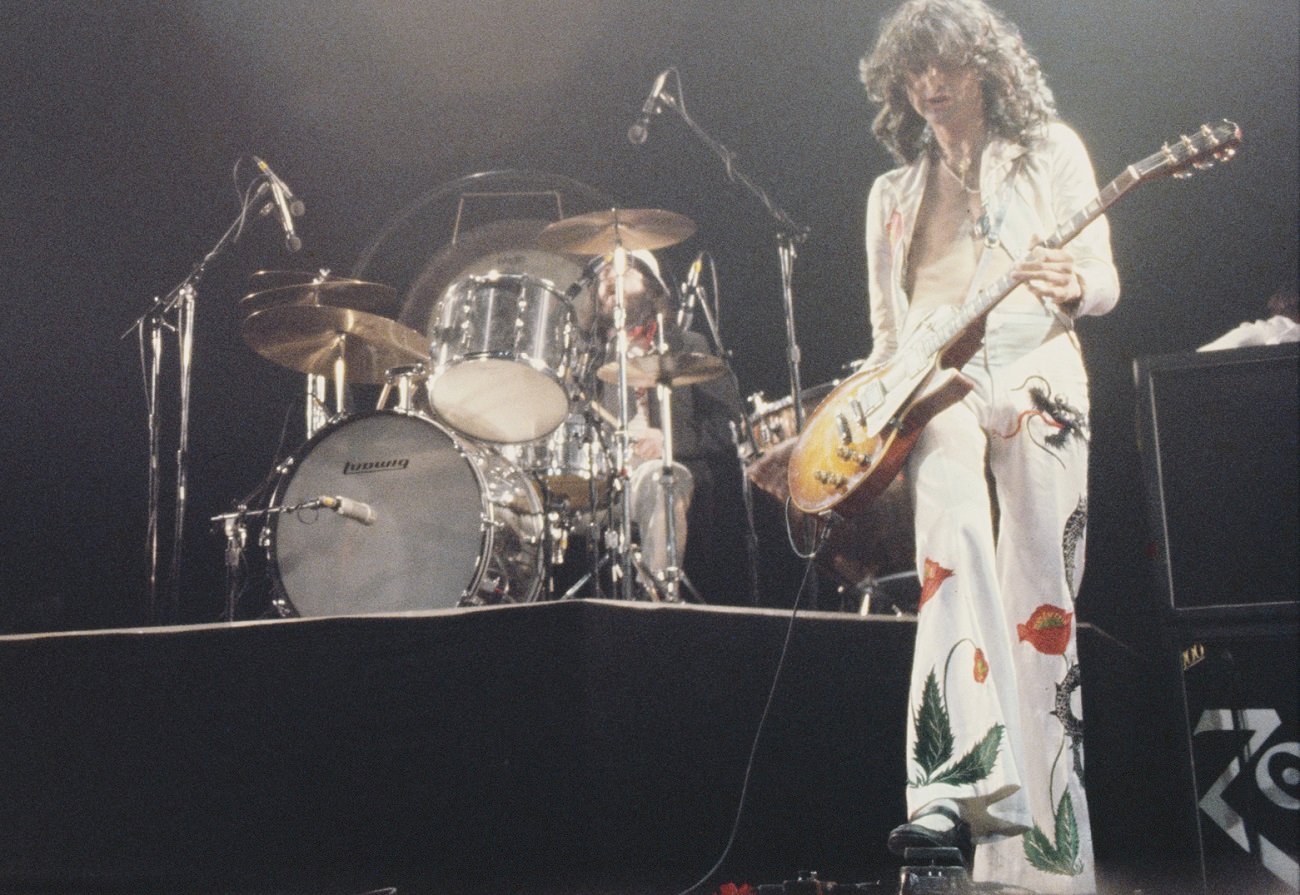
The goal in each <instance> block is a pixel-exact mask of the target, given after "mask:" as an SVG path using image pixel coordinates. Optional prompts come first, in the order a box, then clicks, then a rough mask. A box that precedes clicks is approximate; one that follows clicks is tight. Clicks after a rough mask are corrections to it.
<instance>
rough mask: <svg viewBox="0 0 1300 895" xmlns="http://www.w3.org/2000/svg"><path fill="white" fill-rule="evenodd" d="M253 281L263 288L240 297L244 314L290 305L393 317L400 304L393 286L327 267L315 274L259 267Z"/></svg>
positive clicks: (240, 305)
mask: <svg viewBox="0 0 1300 895" xmlns="http://www.w3.org/2000/svg"><path fill="white" fill-rule="evenodd" d="M295 278H297V281H295ZM250 282H253V283H255V284H257V285H258V286H261V287H262V288H260V289H256V290H254V291H253V292H250V293H248V294H247V295H245V296H244V297H243V298H241V299H240V300H239V310H240V312H241V313H242V314H243V315H244V316H245V317H247V316H248V315H250V314H256V313H257V312H258V311H265V310H266V309H267V308H282V307H286V306H289V305H311V306H315V307H330V308H352V309H353V310H354V311H366V312H367V313H370V314H379V315H380V316H390V315H391V312H392V311H393V310H394V309H395V308H396V303H397V290H396V289H394V288H393V287H392V286H385V285H382V284H380V283H367V282H365V281H363V280H352V279H341V278H338V277H332V276H330V273H329V271H328V270H321V271H319V272H318V273H315V274H310V273H305V272H303V273H299V272H297V271H282V270H260V271H258V272H257V273H255V274H253V275H252V277H251V278H250ZM272 284H273V285H272Z"/></svg>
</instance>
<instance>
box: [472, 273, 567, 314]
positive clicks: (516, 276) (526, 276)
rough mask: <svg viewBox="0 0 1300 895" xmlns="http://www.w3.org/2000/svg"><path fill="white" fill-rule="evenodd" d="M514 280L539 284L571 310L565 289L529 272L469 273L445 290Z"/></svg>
mask: <svg viewBox="0 0 1300 895" xmlns="http://www.w3.org/2000/svg"><path fill="white" fill-rule="evenodd" d="M515 281H517V282H520V283H531V284H535V285H537V286H541V287H542V288H543V289H545V290H546V291H547V292H549V293H551V294H552V295H554V296H555V297H556V298H558V299H560V301H562V302H564V304H565V306H566V307H568V308H569V310H570V311H572V309H573V302H572V300H571V299H570V298H569V296H568V294H567V293H566V292H565V291H563V290H561V289H560V287H559V286H558V285H556V284H555V282H553V281H552V280H549V279H547V278H546V277H539V276H536V275H535V274H530V273H491V274H470V275H469V276H467V277H462V278H461V279H459V280H457V281H456V282H455V283H453V284H452V285H451V286H450V287H449V288H448V290H447V291H448V292H452V291H454V290H456V289H458V288H459V287H461V286H462V285H463V284H465V283H473V284H474V285H475V286H495V285H496V284H497V283H501V282H515Z"/></svg>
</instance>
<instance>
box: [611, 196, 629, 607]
mask: <svg viewBox="0 0 1300 895" xmlns="http://www.w3.org/2000/svg"><path fill="white" fill-rule="evenodd" d="M613 213H614V339H615V353H616V354H617V355H618V358H617V363H618V428H617V429H616V430H615V432H614V469H615V470H616V473H615V487H616V488H617V489H618V509H619V513H618V536H617V539H618V543H617V545H616V546H615V550H614V553H615V556H616V558H617V560H618V566H617V568H618V573H619V575H620V576H621V580H620V581H619V582H618V588H619V589H620V590H621V591H622V594H623V599H625V600H631V599H632V598H633V588H632V583H633V582H632V577H633V576H632V571H633V570H632V566H633V557H632V513H631V505H630V495H629V494H628V485H629V481H630V479H631V470H630V469H629V468H628V457H629V455H630V454H631V438H630V436H629V433H628V425H629V424H630V422H631V419H632V413H631V409H630V407H629V405H628V394H627V351H628V338H627V304H626V300H625V299H626V296H625V295H624V289H623V276H624V274H626V273H627V251H626V250H625V249H624V248H623V241H622V238H621V237H620V235H619V225H618V209H617V208H615V209H613ZM612 503H613V502H612V501H611V511H612V509H613V508H612Z"/></svg>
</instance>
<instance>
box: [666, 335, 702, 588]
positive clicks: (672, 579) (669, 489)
mask: <svg viewBox="0 0 1300 895" xmlns="http://www.w3.org/2000/svg"><path fill="white" fill-rule="evenodd" d="M655 331H656V333H657V336H656V343H657V344H656V345H655V349H656V350H657V351H658V352H659V356H660V357H661V358H663V357H666V356H667V355H668V340H667V339H665V338H664V315H663V314H660V315H659V325H658V326H656V327H655ZM660 369H661V370H662V369H663V365H662V364H661V365H660ZM655 393H656V396H657V397H658V398H659V428H660V430H661V431H662V432H663V433H664V449H663V467H662V468H661V469H660V471H659V487H660V488H662V489H663V495H664V511H665V513H666V514H667V517H668V518H667V534H668V538H667V544H666V547H667V551H668V565H667V567H666V568H665V569H664V572H663V575H664V580H663V584H664V594H665V599H666V600H667V601H668V602H669V603H677V602H680V601H681V585H682V584H685V585H686V587H687V588H688V589H689V590H690V592H691V594H692V595H693V596H694V597H695V600H696V601H697V602H703V600H701V599H700V595H699V593H698V592H697V591H696V590H695V586H694V585H693V584H691V581H690V579H689V578H687V577H686V572H684V571H683V570H682V568H681V566H680V565H678V561H677V483H676V474H675V467H674V464H673V386H672V379H671V378H670V377H668V376H666V375H663V376H661V377H660V380H659V382H658V383H656V384H655Z"/></svg>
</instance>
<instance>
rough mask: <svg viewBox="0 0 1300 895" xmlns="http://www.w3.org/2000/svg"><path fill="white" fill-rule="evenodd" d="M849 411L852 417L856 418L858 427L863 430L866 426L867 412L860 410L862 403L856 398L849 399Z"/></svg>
mask: <svg viewBox="0 0 1300 895" xmlns="http://www.w3.org/2000/svg"><path fill="white" fill-rule="evenodd" d="M849 409H850V410H852V411H853V415H854V416H856V417H857V418H858V425H859V426H862V427H864V428H865V427H866V425H867V412H866V411H865V410H863V409H862V402H861V401H859V400H858V399H857V398H850V399H849Z"/></svg>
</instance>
